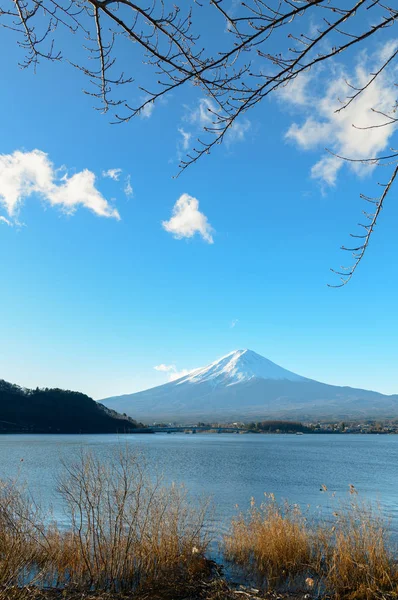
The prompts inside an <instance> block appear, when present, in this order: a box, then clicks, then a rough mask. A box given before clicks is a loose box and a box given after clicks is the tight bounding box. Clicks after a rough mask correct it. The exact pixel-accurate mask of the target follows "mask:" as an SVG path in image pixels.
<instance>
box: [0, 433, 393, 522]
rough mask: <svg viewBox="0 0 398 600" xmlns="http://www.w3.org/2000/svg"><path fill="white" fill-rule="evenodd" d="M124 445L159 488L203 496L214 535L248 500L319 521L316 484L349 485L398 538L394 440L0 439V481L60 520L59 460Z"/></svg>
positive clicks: (322, 498)
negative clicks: (280, 502)
mask: <svg viewBox="0 0 398 600" xmlns="http://www.w3.org/2000/svg"><path fill="white" fill-rule="evenodd" d="M125 444H127V445H128V446H132V447H138V448H140V449H141V450H142V451H143V452H144V453H145V455H146V456H147V458H148V461H149V462H150V463H151V464H156V465H157V466H158V469H160V471H162V472H163V473H164V476H165V480H166V481H167V482H171V481H174V482H179V483H184V484H185V486H186V487H187V489H188V490H189V492H190V493H191V494H192V495H193V496H195V497H198V496H203V495H206V496H211V497H212V498H213V501H214V504H215V510H216V522H217V523H218V532H219V534H221V533H222V531H223V530H225V528H226V526H227V523H228V521H229V519H230V518H231V516H233V515H234V514H236V505H237V504H238V505H239V506H240V507H241V508H246V507H247V506H248V505H249V502H250V498H251V497H252V496H253V497H254V498H255V499H256V501H258V502H261V500H262V498H263V494H264V492H273V493H274V494H275V495H276V497H277V498H278V499H287V500H289V501H290V502H292V503H298V504H301V505H302V506H306V505H308V504H309V505H311V508H310V510H312V511H319V510H321V511H322V513H323V514H324V513H325V512H327V511H329V510H331V507H332V505H333V502H335V500H331V499H330V496H329V494H325V493H322V492H321V491H320V487H321V485H322V484H325V485H326V486H327V487H328V490H330V492H335V493H336V497H337V498H344V497H346V493H347V489H348V486H349V484H354V485H355V487H356V488H357V490H358V492H359V493H360V495H361V497H363V498H365V499H369V500H372V501H379V502H380V505H381V507H382V509H383V511H384V512H385V514H386V515H387V516H388V517H389V518H390V519H391V523H392V527H393V530H394V531H395V532H396V533H397V532H398V435H397V436H388V435H317V434H315V435H303V436H297V435H236V434H221V435H220V434H197V435H185V434H171V435H167V434H155V435H125V436H124V435H122V436H116V435H2V436H0V478H8V477H11V478H14V477H15V476H17V474H18V476H19V478H20V479H21V480H22V481H25V482H26V483H27V485H28V487H29V490H30V491H31V493H32V495H33V496H34V497H35V498H38V499H39V500H40V501H41V502H43V503H45V504H52V505H53V507H54V511H55V514H56V516H57V517H58V518H60V519H61V518H62V516H61V515H62V514H63V512H62V505H61V503H60V500H59V498H58V497H57V495H56V478H57V476H58V475H59V474H60V472H61V469H62V467H61V465H60V459H61V458H63V459H65V460H67V461H69V460H72V459H73V458H74V457H76V455H77V454H78V453H79V451H80V450H81V449H82V448H86V449H90V450H91V451H92V452H94V453H95V454H96V455H98V456H99V457H103V459H104V460H105V459H106V457H107V455H109V453H110V452H111V451H112V450H113V449H115V448H118V447H119V448H120V446H123V445H125Z"/></svg>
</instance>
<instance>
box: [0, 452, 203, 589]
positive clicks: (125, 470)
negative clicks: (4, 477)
mask: <svg viewBox="0 0 398 600" xmlns="http://www.w3.org/2000/svg"><path fill="white" fill-rule="evenodd" d="M58 492H59V494H61V496H62V498H63V500H64V504H65V508H66V517H67V520H68V522H69V523H70V526H69V527H68V528H67V529H66V530H62V529H59V528H58V527H57V526H56V525H55V524H51V523H50V524H48V523H47V524H45V523H46V521H45V520H44V519H43V518H42V515H41V513H40V511H39V510H38V509H37V508H36V507H35V506H34V505H32V502H31V501H30V499H29V496H28V495H27V494H24V493H23V491H21V490H19V489H18V488H17V487H16V486H15V485H13V484H5V483H3V484H1V487H0V586H2V588H3V589H7V588H10V586H12V585H19V586H20V585H21V584H27V583H29V582H30V583H32V582H34V583H35V584H38V585H41V586H44V585H52V586H55V587H58V588H66V587H69V588H73V589H79V590H89V591H93V590H100V591H113V592H122V591H132V590H134V591H138V590H143V589H145V588H151V589H155V588H156V587H161V586H162V585H164V583H165V582H166V581H169V580H170V579H173V578H174V579H175V580H176V582H177V581H185V582H186V583H187V582H189V581H192V579H194V578H195V577H199V576H204V574H205V572H206V570H208V561H207V560H206V559H205V558H204V554H205V551H206V548H207V544H208V541H209V540H208V536H207V534H206V532H205V516H206V513H207V508H208V505H207V503H202V504H201V505H200V506H196V507H193V506H192V504H191V503H190V502H189V501H188V498H187V494H186V492H185V490H184V489H183V488H181V487H178V486H175V485H171V486H164V485H163V484H162V481H161V478H160V477H156V476H153V473H151V472H150V469H149V468H148V466H147V465H146V464H145V463H144V461H143V458H142V457H141V456H140V455H138V454H135V453H132V452H130V451H127V450H126V451H123V452H120V453H118V455H117V456H113V457H112V458H111V459H110V460H108V461H106V462H105V463H102V462H101V461H99V460H98V459H97V458H96V457H94V456H93V455H92V454H88V453H82V454H81V456H80V457H79V459H78V460H76V461H75V462H74V463H73V464H64V474H63V476H62V477H61V479H60V480H59V482H58ZM0 598H1V596H0Z"/></svg>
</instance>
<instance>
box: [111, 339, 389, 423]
mask: <svg viewBox="0 0 398 600" xmlns="http://www.w3.org/2000/svg"><path fill="white" fill-rule="evenodd" d="M102 402H103V404H104V405H105V406H108V407H109V408H113V409H115V410H117V411H119V412H125V413H126V414H128V415H134V417H135V418H138V419H139V420H141V421H144V422H146V423H152V422H153V421H161V420H166V421H177V422H180V423H188V422H192V421H196V420H206V421H208V420H210V421H220V422H226V421H233V420H245V421H248V420H253V419H254V420H256V419H258V420H263V419H267V418H269V419H275V418H283V419H292V420H294V419H301V420H328V419H342V420H343V419H346V420H347V419H364V418H378V417H380V418H394V417H398V395H393V396H385V395H383V394H380V393H378V392H373V391H367V390H362V389H355V388H350V387H340V386H335V385H328V384H325V383H320V382H318V381H314V380H313V379H308V378H306V377H302V376H301V375H297V374H296V373H293V372H291V371H288V370H286V369H284V368H283V367H280V366H279V365H277V364H275V363H273V362H272V361H270V360H268V359H267V358H264V357H263V356H261V355H260V354H257V353H256V352H253V351H252V350H248V349H245V350H234V351H233V352H230V353H229V354H227V355H226V356H223V357H222V358H220V359H218V360H216V361H214V362H212V363H211V364H209V365H207V366H206V367H201V368H199V369H194V370H193V371H191V372H190V373H188V374H187V375H184V376H183V377H181V378H179V379H177V380H175V381H172V382H169V383H166V384H164V385H161V386H157V387H155V388H151V389H149V390H145V391H142V392H137V393H134V394H126V395H123V396H113V397H110V398H105V399H104V400H102Z"/></svg>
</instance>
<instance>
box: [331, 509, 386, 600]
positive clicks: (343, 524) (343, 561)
mask: <svg viewBox="0 0 398 600" xmlns="http://www.w3.org/2000/svg"><path fill="white" fill-rule="evenodd" d="M334 517H335V524H334V525H333V527H332V528H331V531H330V532H329V540H328V542H329V543H328V546H327V548H326V550H325V554H326V563H327V569H326V571H325V574H324V578H325V585H326V588H327V589H329V590H330V591H331V593H332V594H333V595H334V597H335V598H350V599H352V600H354V599H355V600H356V599H366V600H373V599H376V598H385V597H387V596H388V595H389V596H390V597H398V565H397V557H396V555H394V551H393V548H392V545H391V542H390V539H389V534H388V530H387V528H386V525H385V522H384V520H383V518H382V517H381V514H380V510H378V509H377V508H376V509H375V508H373V507H372V506H370V505H368V504H365V503H363V502H360V501H358V500H357V499H356V498H353V499H352V500H351V502H349V503H347V504H346V505H343V506H342V507H341V508H340V510H338V511H337V512H336V513H335V515H334Z"/></svg>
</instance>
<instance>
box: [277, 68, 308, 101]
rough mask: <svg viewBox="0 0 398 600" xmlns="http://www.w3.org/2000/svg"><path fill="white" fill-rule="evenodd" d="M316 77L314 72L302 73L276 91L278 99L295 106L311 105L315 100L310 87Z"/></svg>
mask: <svg viewBox="0 0 398 600" xmlns="http://www.w3.org/2000/svg"><path fill="white" fill-rule="evenodd" d="M314 75H315V73H314V71H302V72H301V73H299V74H298V75H297V76H296V77H295V78H294V79H290V80H289V82H288V83H287V84H285V85H283V86H281V87H279V88H278V89H277V90H276V94H277V97H278V99H279V100H281V101H282V102H287V103H289V104H292V105H295V106H307V105H309V104H310V103H311V102H312V100H313V98H312V96H311V92H310V90H309V89H308V87H309V84H310V82H311V81H312V79H313V78H314Z"/></svg>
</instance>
